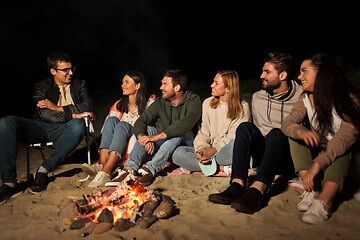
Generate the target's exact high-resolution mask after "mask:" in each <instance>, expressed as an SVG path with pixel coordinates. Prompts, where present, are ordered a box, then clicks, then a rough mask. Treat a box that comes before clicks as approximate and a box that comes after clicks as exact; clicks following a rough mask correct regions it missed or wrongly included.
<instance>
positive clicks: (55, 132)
mask: <svg viewBox="0 0 360 240" xmlns="http://www.w3.org/2000/svg"><path fill="white" fill-rule="evenodd" d="M84 130H85V123H84V120H83V119H72V120H70V121H68V122H66V123H55V122H44V121H35V120H31V119H26V118H21V117H16V116H7V117H4V118H2V119H0V173H1V178H2V182H3V183H16V155H17V141H21V142H25V143H27V144H30V143H40V142H55V143H56V147H55V150H54V152H53V153H52V155H51V156H50V157H49V158H48V159H47V160H46V161H44V162H43V163H42V166H43V167H44V168H45V169H46V170H48V171H53V170H54V169H55V167H56V166H57V165H58V164H59V163H61V162H62V161H63V160H64V159H65V157H66V155H67V154H69V153H70V152H71V151H73V150H74V149H75V148H76V146H77V145H79V143H80V142H81V140H82V139H83V137H84Z"/></svg>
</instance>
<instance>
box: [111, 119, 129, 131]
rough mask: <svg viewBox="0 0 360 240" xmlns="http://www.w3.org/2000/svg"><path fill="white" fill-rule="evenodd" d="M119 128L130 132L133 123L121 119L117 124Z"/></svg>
mask: <svg viewBox="0 0 360 240" xmlns="http://www.w3.org/2000/svg"><path fill="white" fill-rule="evenodd" d="M115 128H117V129H119V130H124V131H127V132H129V131H130V130H131V128H132V126H131V124H130V123H127V122H123V121H119V122H118V123H117V124H116V127H115Z"/></svg>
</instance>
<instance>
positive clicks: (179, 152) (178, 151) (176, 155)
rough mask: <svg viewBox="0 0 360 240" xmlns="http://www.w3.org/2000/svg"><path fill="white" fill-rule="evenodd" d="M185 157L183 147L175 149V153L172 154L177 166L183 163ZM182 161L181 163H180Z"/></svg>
mask: <svg viewBox="0 0 360 240" xmlns="http://www.w3.org/2000/svg"><path fill="white" fill-rule="evenodd" d="M182 157H184V151H183V150H182V149H181V147H178V148H176V149H175V151H174V152H173V154H172V157H171V158H172V161H173V163H175V164H176V165H179V164H178V163H179V162H181V160H180V159H181V158H182ZM179 160H180V161H179Z"/></svg>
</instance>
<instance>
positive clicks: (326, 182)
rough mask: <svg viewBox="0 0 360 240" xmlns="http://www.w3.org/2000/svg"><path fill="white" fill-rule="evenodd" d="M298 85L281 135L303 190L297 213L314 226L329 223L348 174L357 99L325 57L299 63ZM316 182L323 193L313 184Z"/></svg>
mask: <svg viewBox="0 0 360 240" xmlns="http://www.w3.org/2000/svg"><path fill="white" fill-rule="evenodd" d="M299 80H301V82H302V87H303V90H304V91H305V93H304V94H303V95H302V96H301V97H300V98H299V101H298V102H297V103H296V104H295V105H294V107H293V109H292V111H291V113H290V114H289V116H288V117H287V118H286V119H285V120H284V122H283V125H282V127H281V130H282V131H283V132H284V133H285V134H286V135H287V136H288V137H290V139H289V142H290V149H291V155H292V159H293V162H294V166H295V171H296V173H297V174H298V175H299V176H300V178H301V180H302V183H303V187H304V193H303V194H302V195H301V199H302V201H301V202H300V203H299V204H298V206H297V208H298V210H299V211H304V212H305V213H304V215H303V217H302V221H303V222H306V223H310V224H317V223H320V222H323V221H325V220H327V219H328V218H329V216H330V214H331V206H332V203H333V201H334V199H335V197H336V195H337V194H338V193H339V191H340V190H341V188H342V186H343V182H344V180H345V178H346V176H347V173H348V169H349V163H350V151H349V150H350V148H351V146H352V145H353V144H354V143H355V142H356V141H357V139H358V134H359V129H360V106H359V103H360V102H359V100H360V94H359V91H358V89H356V88H355V87H354V86H352V85H351V84H350V82H349V81H348V79H347V78H346V75H345V74H344V72H343V71H342V69H341V68H340V67H339V66H338V65H337V64H336V60H335V58H333V57H331V56H329V55H325V54H316V55H313V56H312V57H310V58H308V59H306V60H304V61H303V62H302V64H301V68H300V76H299ZM307 126H309V127H307ZM319 177H322V178H323V180H322V189H321V187H319V186H317V184H315V183H316V181H314V180H316V179H318V178H319Z"/></svg>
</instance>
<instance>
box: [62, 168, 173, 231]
mask: <svg viewBox="0 0 360 240" xmlns="http://www.w3.org/2000/svg"><path fill="white" fill-rule="evenodd" d="M137 180H138V179H137V177H135V176H134V175H129V176H128V178H127V179H125V180H124V181H123V182H121V183H119V184H118V186H117V187H115V188H109V189H108V190H106V191H102V190H98V191H97V192H96V193H92V194H90V195H83V199H79V200H77V201H75V202H74V201H71V202H69V203H67V204H64V206H62V207H61V209H60V212H59V217H60V219H62V220H63V221H64V223H65V224H68V225H70V229H80V232H81V235H82V236H87V235H88V234H91V233H95V234H100V233H102V232H105V231H108V230H110V229H111V228H114V229H115V230H116V231H120V232H122V231H126V230H128V229H130V228H132V227H135V226H138V227H140V228H148V227H150V226H151V225H152V224H153V223H154V222H156V221H157V219H162V218H169V217H171V216H173V215H174V212H175V202H174V201H173V200H172V199H171V197H169V196H166V195H164V194H161V193H160V192H158V191H156V190H155V191H154V190H150V191H147V190H145V189H144V188H143V187H142V186H141V185H140V184H139V183H138V181H137Z"/></svg>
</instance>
